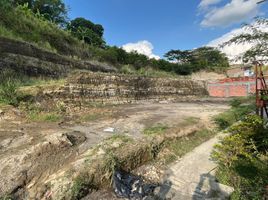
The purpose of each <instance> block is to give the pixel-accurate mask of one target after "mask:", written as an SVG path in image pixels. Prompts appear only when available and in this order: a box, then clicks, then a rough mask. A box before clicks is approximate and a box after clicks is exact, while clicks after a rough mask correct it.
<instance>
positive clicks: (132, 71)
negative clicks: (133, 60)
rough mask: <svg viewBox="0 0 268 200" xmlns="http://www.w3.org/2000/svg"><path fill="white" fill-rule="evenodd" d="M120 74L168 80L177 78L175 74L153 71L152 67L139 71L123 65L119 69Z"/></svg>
mask: <svg viewBox="0 0 268 200" xmlns="http://www.w3.org/2000/svg"><path fill="white" fill-rule="evenodd" d="M120 72H121V73H123V74H131V75H138V76H148V77H156V78H161V77H169V78H178V77H179V75H178V74H176V73H175V72H166V71H163V70H157V69H153V68H152V67H144V68H141V69H139V70H136V69H135V68H134V67H133V66H131V65H124V66H122V67H121V69H120Z"/></svg>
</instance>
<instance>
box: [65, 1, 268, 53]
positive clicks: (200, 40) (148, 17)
mask: <svg viewBox="0 0 268 200" xmlns="http://www.w3.org/2000/svg"><path fill="white" fill-rule="evenodd" d="M256 1H257V0H65V3H66V4H67V5H68V6H69V8H70V11H69V18H70V19H74V18H76V17H84V18H87V19H89V20H91V21H93V22H94V23H99V24H102V25H103V27H104V29H105V35H104V38H105V40H106V42H107V43H108V44H109V45H116V46H123V45H125V44H128V43H137V42H139V41H148V42H150V43H151V44H152V45H153V47H154V49H153V54H155V55H159V56H163V54H164V53H166V52H167V51H169V50H170V49H192V48H196V47H200V46H202V45H205V44H207V43H209V42H210V41H212V40H214V39H216V38H219V37H221V36H222V35H223V34H225V33H228V32H230V31H231V30H233V29H235V28H238V27H240V25H241V23H243V22H247V21H249V20H250V19H252V18H253V17H255V16H257V15H264V14H265V12H266V10H267V9H268V3H266V4H267V5H266V4H263V5H262V6H256ZM144 44H145V45H146V44H147V43H144ZM134 45H135V44H134ZM132 46H133V44H132ZM150 48H152V46H151V47H150ZM150 48H149V49H150ZM145 51H146V49H145Z"/></svg>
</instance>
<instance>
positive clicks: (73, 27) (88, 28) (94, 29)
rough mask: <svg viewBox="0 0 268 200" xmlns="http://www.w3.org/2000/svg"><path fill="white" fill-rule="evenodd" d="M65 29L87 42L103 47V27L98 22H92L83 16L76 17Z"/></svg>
mask: <svg viewBox="0 0 268 200" xmlns="http://www.w3.org/2000/svg"><path fill="white" fill-rule="evenodd" d="M67 29H68V30H70V31H71V33H72V34H73V35H74V36H75V37H77V38H78V39H80V40H83V41H85V42H86V43H87V44H90V45H93V46H97V47H105V41H104V40H103V33H104V28H103V27H102V25H100V24H94V23H93V22H91V21H89V20H87V19H85V18H76V19H74V20H72V21H71V22H70V23H69V24H68V26H67Z"/></svg>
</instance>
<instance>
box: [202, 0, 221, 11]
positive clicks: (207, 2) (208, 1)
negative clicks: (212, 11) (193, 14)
mask: <svg viewBox="0 0 268 200" xmlns="http://www.w3.org/2000/svg"><path fill="white" fill-rule="evenodd" d="M221 1H222V0H201V2H200V4H199V8H200V9H201V10H203V9H207V8H208V7H209V6H211V5H215V4H217V3H219V2H221Z"/></svg>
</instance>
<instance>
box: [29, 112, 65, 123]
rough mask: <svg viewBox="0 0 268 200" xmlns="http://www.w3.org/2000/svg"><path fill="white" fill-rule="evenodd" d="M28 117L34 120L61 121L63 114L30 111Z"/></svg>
mask: <svg viewBox="0 0 268 200" xmlns="http://www.w3.org/2000/svg"><path fill="white" fill-rule="evenodd" d="M27 118H28V119H29V120H30V121H34V122H59V121H60V120H62V116H61V115H60V114H57V113H43V112H29V113H28V114H27Z"/></svg>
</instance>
